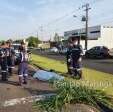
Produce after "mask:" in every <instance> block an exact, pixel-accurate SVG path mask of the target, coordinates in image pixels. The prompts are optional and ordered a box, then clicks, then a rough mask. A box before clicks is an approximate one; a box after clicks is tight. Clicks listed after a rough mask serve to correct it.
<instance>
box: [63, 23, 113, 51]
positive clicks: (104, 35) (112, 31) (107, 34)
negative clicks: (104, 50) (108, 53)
mask: <svg viewBox="0 0 113 112" xmlns="http://www.w3.org/2000/svg"><path fill="white" fill-rule="evenodd" d="M85 35H86V33H85V28H82V29H76V30H72V31H66V32H64V37H65V39H66V40H67V39H68V38H69V37H70V36H77V37H79V38H80V44H81V45H82V46H83V48H84V49H85ZM94 46H106V47H108V48H109V49H111V48H113V26H104V25H100V26H93V27H89V28H88V46H87V47H88V49H90V48H92V47H94Z"/></svg>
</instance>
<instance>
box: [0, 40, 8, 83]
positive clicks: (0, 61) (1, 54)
mask: <svg viewBox="0 0 113 112" xmlns="http://www.w3.org/2000/svg"><path fill="white" fill-rule="evenodd" d="M6 52H7V51H6V43H5V42H3V43H2V45H1V50H0V65H1V75H2V77H1V78H2V81H7V80H8V66H7V53H6Z"/></svg>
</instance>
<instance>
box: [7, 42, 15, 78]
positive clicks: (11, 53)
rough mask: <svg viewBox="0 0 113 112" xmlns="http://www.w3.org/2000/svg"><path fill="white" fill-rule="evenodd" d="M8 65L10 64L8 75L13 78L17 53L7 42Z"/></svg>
mask: <svg viewBox="0 0 113 112" xmlns="http://www.w3.org/2000/svg"><path fill="white" fill-rule="evenodd" d="M6 44H7V48H6V50H7V64H8V74H9V75H10V76H11V75H12V71H13V68H14V65H15V51H14V49H13V48H12V47H11V42H10V41H7V42H6Z"/></svg>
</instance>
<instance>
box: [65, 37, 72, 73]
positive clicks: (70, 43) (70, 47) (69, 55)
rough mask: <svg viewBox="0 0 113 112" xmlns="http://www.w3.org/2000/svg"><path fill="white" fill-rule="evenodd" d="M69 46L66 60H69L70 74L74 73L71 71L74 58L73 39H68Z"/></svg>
mask: <svg viewBox="0 0 113 112" xmlns="http://www.w3.org/2000/svg"><path fill="white" fill-rule="evenodd" d="M68 41H69V43H68V48H67V53H66V60H67V70H68V74H72V72H71V68H72V59H71V55H72V52H71V51H72V47H73V44H72V41H71V39H69V40H68Z"/></svg>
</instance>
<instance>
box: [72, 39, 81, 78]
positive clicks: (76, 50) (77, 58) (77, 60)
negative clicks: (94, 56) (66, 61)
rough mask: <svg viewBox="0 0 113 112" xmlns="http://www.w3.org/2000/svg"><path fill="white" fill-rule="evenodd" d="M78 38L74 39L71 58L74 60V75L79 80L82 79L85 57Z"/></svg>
mask: <svg viewBox="0 0 113 112" xmlns="http://www.w3.org/2000/svg"><path fill="white" fill-rule="evenodd" d="M78 41H79V39H78V37H72V43H73V47H72V51H71V58H72V71H73V75H74V76H75V77H76V76H77V77H78V78H82V56H83V49H82V46H81V45H80V44H78Z"/></svg>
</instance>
